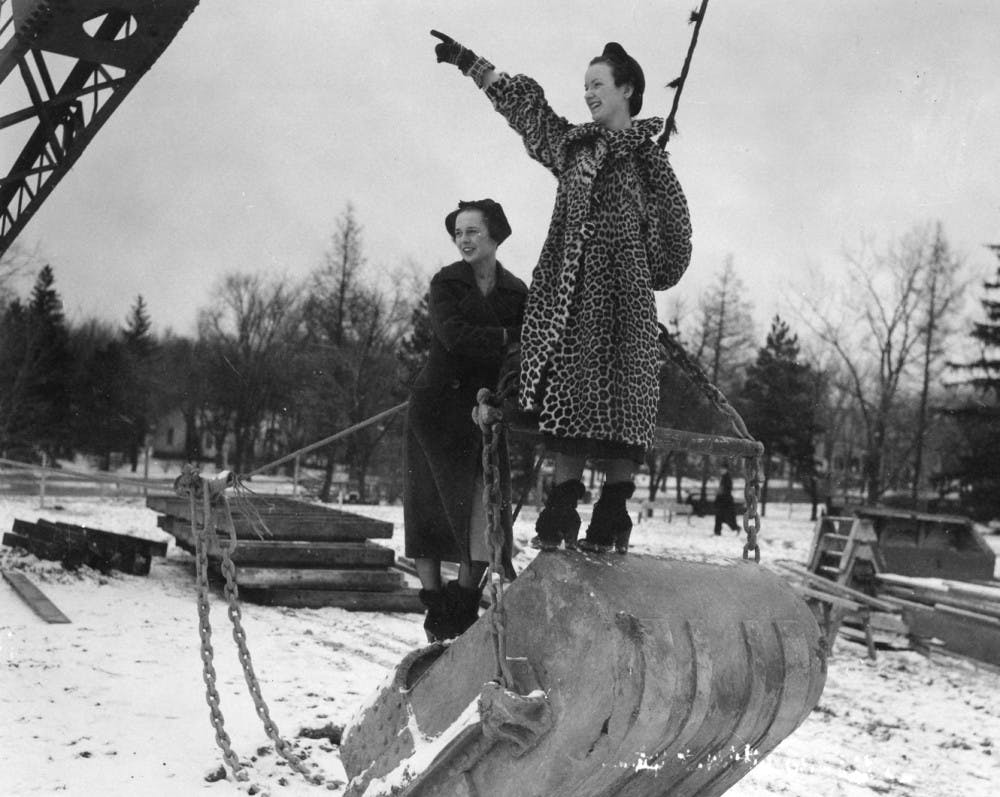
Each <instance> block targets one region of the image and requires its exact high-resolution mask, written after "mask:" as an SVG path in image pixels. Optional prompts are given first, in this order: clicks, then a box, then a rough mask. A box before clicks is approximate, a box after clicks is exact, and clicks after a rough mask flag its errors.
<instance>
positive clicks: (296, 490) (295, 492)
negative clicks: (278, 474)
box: [292, 457, 299, 497]
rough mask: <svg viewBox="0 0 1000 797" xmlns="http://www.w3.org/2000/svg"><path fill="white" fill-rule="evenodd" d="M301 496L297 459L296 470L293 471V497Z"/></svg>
mask: <svg viewBox="0 0 1000 797" xmlns="http://www.w3.org/2000/svg"><path fill="white" fill-rule="evenodd" d="M298 494H299V457H296V458H295V469H294V470H293V471H292V497H295V496H297V495H298Z"/></svg>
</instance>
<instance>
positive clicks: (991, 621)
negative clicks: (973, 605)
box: [934, 603, 1000, 628]
mask: <svg viewBox="0 0 1000 797" xmlns="http://www.w3.org/2000/svg"><path fill="white" fill-rule="evenodd" d="M934 610H935V611H939V612H945V613H946V614H953V615H956V616H957V617H964V618H966V619H967V620H974V621H975V622H977V623H982V624H983V625H989V626H992V627H994V628H1000V619H998V618H996V617H990V616H989V615H986V614H980V613H979V612H970V611H966V610H965V609H957V608H955V607H954V606H948V605H947V604H944V603H935V604H934Z"/></svg>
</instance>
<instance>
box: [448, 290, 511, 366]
mask: <svg viewBox="0 0 1000 797" xmlns="http://www.w3.org/2000/svg"><path fill="white" fill-rule="evenodd" d="M430 293H431V300H430V314H431V327H432V328H433V330H434V334H435V335H436V336H437V337H438V340H440V341H441V343H442V344H443V345H444V347H445V349H447V350H448V351H449V352H450V353H452V354H457V355H459V356H462V357H468V358H470V359H474V360H497V359H499V357H500V354H501V353H502V351H503V335H504V328H503V327H502V326H481V325H478V324H473V323H470V321H469V320H468V318H467V317H466V315H465V313H464V312H463V308H462V305H463V302H464V301H465V300H467V299H468V297H469V294H468V291H467V290H465V289H464V288H463V287H462V286H461V284H459V283H455V282H452V281H449V280H432V281H431V291H430Z"/></svg>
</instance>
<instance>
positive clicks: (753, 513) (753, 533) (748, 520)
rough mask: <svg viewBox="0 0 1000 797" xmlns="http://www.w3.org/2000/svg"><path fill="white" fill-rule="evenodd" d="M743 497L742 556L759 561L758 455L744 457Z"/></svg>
mask: <svg viewBox="0 0 1000 797" xmlns="http://www.w3.org/2000/svg"><path fill="white" fill-rule="evenodd" d="M743 467H744V473H743V482H744V484H743V498H744V501H745V502H746V511H745V512H744V513H743V531H744V532H746V535H747V541H746V542H745V543H744V544H743V558H744V559H749V558H750V554H751V553H753V560H754V561H755V562H759V561H760V546H759V545H758V544H757V534H758V532H760V514H759V513H758V512H757V496H758V495H759V494H760V457H759V456H757V457H746V458H745V459H744V460H743Z"/></svg>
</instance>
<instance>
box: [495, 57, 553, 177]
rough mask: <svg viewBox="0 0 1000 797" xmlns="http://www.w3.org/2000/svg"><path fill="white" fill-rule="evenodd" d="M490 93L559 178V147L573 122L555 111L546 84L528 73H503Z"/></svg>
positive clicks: (528, 145)
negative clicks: (547, 95)
mask: <svg viewBox="0 0 1000 797" xmlns="http://www.w3.org/2000/svg"><path fill="white" fill-rule="evenodd" d="M486 96H488V97H489V98H490V101H491V102H492V103H493V107H494V108H495V109H496V110H497V111H498V112H499V113H500V114H501V115H502V116H503V117H504V118H505V119H506V120H507V122H508V124H510V126H511V127H512V128H514V130H516V131H517V133H518V135H520V136H521V138H522V139H523V140H524V146H525V149H527V150H528V154H529V155H530V156H531V157H532V158H534V159H535V160H536V161H538V162H539V163H541V164H542V165H543V166H544V167H545V168H547V169H548V170H549V171H551V172H552V173H553V174H555V175H556V177H558V176H559V174H560V172H561V166H560V158H559V148H560V145H561V144H562V141H563V139H564V138H565V137H566V133H568V132H569V130H570V129H571V128H572V125H571V124H570V123H569V122H568V121H566V119H564V118H563V117H561V116H559V115H558V114H556V112H555V111H553V110H552V108H551V107H550V106H549V104H548V102H547V101H546V99H545V92H544V91H542V87H541V86H539V85H538V83H536V82H535V81H534V80H532V79H531V78H530V77H527V76H525V75H514V76H513V77H512V76H510V75H508V74H502V75H501V76H500V78H499V79H498V80H497V81H496V82H494V83H493V84H492V85H491V86H490V87H489V88H488V89H487V90H486Z"/></svg>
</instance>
